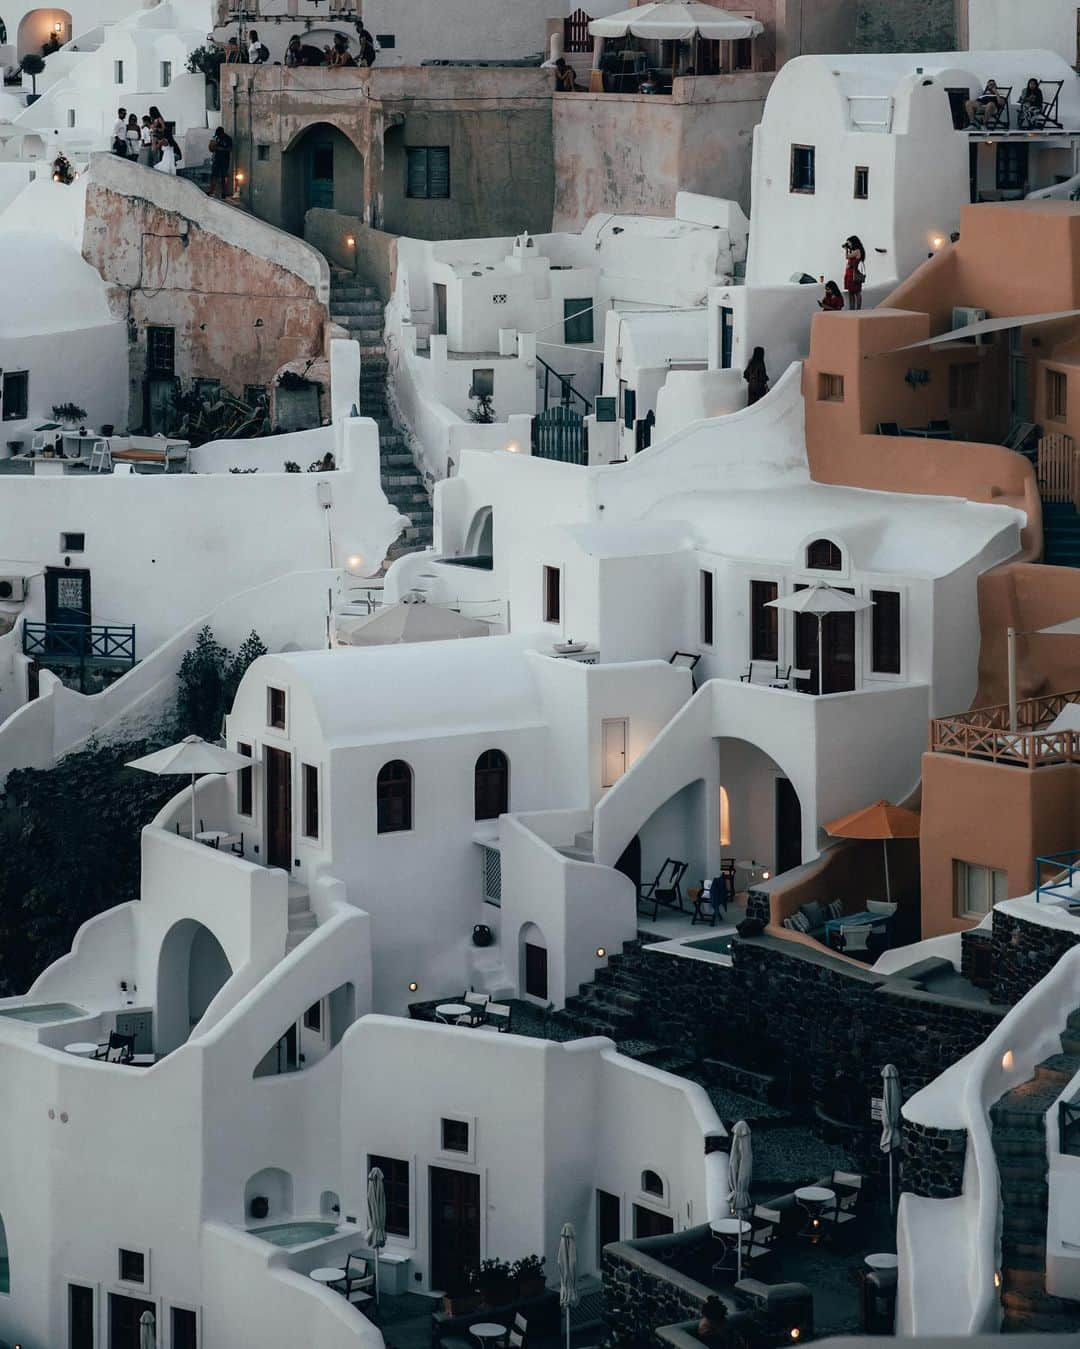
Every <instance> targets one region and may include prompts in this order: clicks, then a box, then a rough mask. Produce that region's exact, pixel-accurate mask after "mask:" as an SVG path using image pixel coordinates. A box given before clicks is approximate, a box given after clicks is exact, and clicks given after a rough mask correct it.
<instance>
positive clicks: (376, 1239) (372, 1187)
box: [367, 1166, 386, 1307]
mask: <svg viewBox="0 0 1080 1349" xmlns="http://www.w3.org/2000/svg"><path fill="white" fill-rule="evenodd" d="M367 1220H368V1234H367V1240H368V1245H369V1246H370V1247H371V1249H372V1250H373V1251H374V1252H375V1305H376V1307H377V1306H378V1305H379V1252H380V1251H381V1250H382V1248H383V1247H384V1246H385V1245H386V1186H385V1185H384V1183H383V1173H382V1172H381V1171H380V1170H379V1168H378V1167H377V1166H373V1167H372V1168H371V1170H370V1171H369V1172H368V1178H367Z"/></svg>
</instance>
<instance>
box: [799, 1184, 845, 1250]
mask: <svg viewBox="0 0 1080 1349" xmlns="http://www.w3.org/2000/svg"><path fill="white" fill-rule="evenodd" d="M795 1202H796V1203H797V1204H798V1205H799V1206H800V1208H802V1209H804V1210H805V1211H806V1223H805V1225H804V1226H803V1228H802V1230H801V1231H800V1233H799V1235H800V1236H803V1237H811V1238H817V1237H818V1236H819V1235H820V1232H821V1211H822V1209H823V1208H825V1207H826V1206H827V1205H828V1204H835V1203H836V1191H835V1190H830V1189H829V1187H828V1186H827V1185H803V1186H802V1187H801V1188H800V1189H798V1190H796V1191H795Z"/></svg>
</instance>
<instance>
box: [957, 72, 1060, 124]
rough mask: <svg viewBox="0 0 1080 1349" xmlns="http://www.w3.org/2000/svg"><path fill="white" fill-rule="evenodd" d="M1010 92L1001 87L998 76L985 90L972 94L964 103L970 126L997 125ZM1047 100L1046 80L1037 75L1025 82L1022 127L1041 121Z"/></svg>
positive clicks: (1019, 118)
mask: <svg viewBox="0 0 1080 1349" xmlns="http://www.w3.org/2000/svg"><path fill="white" fill-rule="evenodd" d="M1008 94H1009V91H1008V90H1003V89H1001V88H999V87H998V82H997V80H987V81H986V87H985V88H984V89H983V91H982V93H981V94H977V95H976V96H975V97H974V98H969V99H968V101H967V102H966V103H965V104H964V108H965V111H966V112H967V118H968V126H969V127H971V128H982V129H984V130H986V129H988V128H992V127H994V126H996V125H997V122H998V120H999V118H1000V117H1001V114H1002V113H1003V112H1004V111H1005V108H1006V107H1007V106H1008V101H1009V98H1008ZM1045 102H1046V100H1045V98H1044V97H1043V91H1042V84H1041V82H1040V81H1039V80H1038V79H1036V78H1035V76H1034V75H1033V76H1032V77H1031V79H1029V80H1028V82H1027V84H1026V85H1025V86H1024V91H1023V93H1022V94H1021V95H1020V101H1019V103H1018V105H1017V109H1018V112H1017V125H1018V126H1019V127H1020V129H1021V130H1025V131H1026V130H1030V129H1031V128H1032V127H1038V126H1039V125H1041V122H1042V114H1043V108H1044V105H1045Z"/></svg>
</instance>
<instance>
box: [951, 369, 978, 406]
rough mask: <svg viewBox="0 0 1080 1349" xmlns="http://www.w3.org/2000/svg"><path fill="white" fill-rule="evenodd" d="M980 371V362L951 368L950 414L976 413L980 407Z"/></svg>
mask: <svg viewBox="0 0 1080 1349" xmlns="http://www.w3.org/2000/svg"><path fill="white" fill-rule="evenodd" d="M980 369H981V367H980V365H979V363H978V361H965V362H964V363H963V364H962V365H950V366H949V411H950V412H974V410H975V408H976V407H977V406H978V397H979V370H980Z"/></svg>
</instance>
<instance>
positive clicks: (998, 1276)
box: [994, 1269, 1001, 1288]
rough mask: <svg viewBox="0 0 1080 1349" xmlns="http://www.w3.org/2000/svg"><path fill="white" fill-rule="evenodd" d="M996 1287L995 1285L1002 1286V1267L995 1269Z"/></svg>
mask: <svg viewBox="0 0 1080 1349" xmlns="http://www.w3.org/2000/svg"><path fill="white" fill-rule="evenodd" d="M994 1287H995V1288H1000V1287H1001V1270H1000V1269H995V1270H994Z"/></svg>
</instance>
